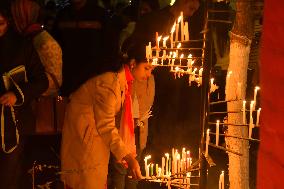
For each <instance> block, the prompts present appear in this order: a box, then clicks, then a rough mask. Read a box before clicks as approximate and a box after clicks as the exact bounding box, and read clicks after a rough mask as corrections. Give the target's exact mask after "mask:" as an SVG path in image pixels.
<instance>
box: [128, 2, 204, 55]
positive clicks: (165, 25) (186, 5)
mask: <svg viewBox="0 0 284 189" xmlns="http://www.w3.org/2000/svg"><path fill="white" fill-rule="evenodd" d="M198 8H199V0H176V1H175V4H174V5H173V6H167V7H165V8H163V9H161V10H158V11H153V12H151V13H149V14H145V15H144V16H143V17H141V19H140V20H139V21H138V22H137V24H136V28H135V30H134V32H133V34H132V35H131V37H130V38H129V39H127V40H126V42H125V44H124V45H123V47H122V48H123V49H124V51H127V49H128V48H131V46H129V45H133V44H135V43H133V41H138V42H139V43H144V44H145V45H146V44H148V42H150V41H151V42H153V43H154V44H155V33H156V32H158V33H159V35H164V36H165V35H169V33H170V31H171V28H172V26H173V24H174V21H175V20H176V19H177V18H178V17H179V15H180V12H181V11H183V15H184V17H189V16H192V15H193V14H194V12H195V11H196V10H197V9H198Z"/></svg>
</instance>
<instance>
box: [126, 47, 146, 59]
mask: <svg viewBox="0 0 284 189" xmlns="http://www.w3.org/2000/svg"><path fill="white" fill-rule="evenodd" d="M145 51H146V45H144V44H143V43H136V44H133V45H131V46H129V48H128V49H127V51H126V54H127V56H128V59H135V61H136V63H138V64H139V63H141V62H145V61H147V59H146V52H145Z"/></svg>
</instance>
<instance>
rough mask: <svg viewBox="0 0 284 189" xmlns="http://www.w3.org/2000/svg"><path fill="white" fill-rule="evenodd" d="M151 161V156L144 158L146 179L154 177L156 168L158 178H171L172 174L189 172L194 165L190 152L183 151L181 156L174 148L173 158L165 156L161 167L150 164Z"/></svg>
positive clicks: (167, 154) (168, 155)
mask: <svg viewBox="0 0 284 189" xmlns="http://www.w3.org/2000/svg"><path fill="white" fill-rule="evenodd" d="M149 159H151V155H148V156H146V157H145V158H144V162H145V173H146V178H148V177H151V176H153V174H154V168H155V172H156V176H157V177H169V176H171V175H172V174H177V173H180V172H183V171H186V170H188V169H189V168H190V166H191V164H192V158H191V156H190V151H186V149H185V148H183V149H182V153H181V154H179V153H178V150H175V149H174V148H173V149H172V154H171V156H170V154H169V153H166V154H165V156H164V157H162V165H161V167H159V166H158V164H156V166H154V164H153V163H149V164H148V160H149Z"/></svg>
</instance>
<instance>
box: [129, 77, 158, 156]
mask: <svg viewBox="0 0 284 189" xmlns="http://www.w3.org/2000/svg"><path fill="white" fill-rule="evenodd" d="M135 93H136V95H137V99H138V104H139V115H140V117H141V116H143V115H144V114H145V113H146V112H147V111H149V109H150V107H151V106H152V105H153V101H154V96H155V80H154V76H153V75H151V76H150V77H149V79H148V80H144V81H138V80H134V82H133V90H132V99H134V95H135ZM143 122H144V125H143V127H141V128H140V136H139V139H140V140H139V143H140V146H139V148H140V150H143V149H144V148H145V147H146V143H147V137H148V119H146V120H143Z"/></svg>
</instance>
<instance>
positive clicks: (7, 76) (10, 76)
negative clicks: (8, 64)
mask: <svg viewBox="0 0 284 189" xmlns="http://www.w3.org/2000/svg"><path fill="white" fill-rule="evenodd" d="M2 77H3V82H4V86H5V88H6V90H10V89H11V88H12V87H13V86H14V87H16V88H17V85H18V83H23V82H28V79H27V74H26V68H25V66H24V65H20V66H17V67H15V68H13V69H12V70H10V71H9V72H5V73H4V74H3V76H2Z"/></svg>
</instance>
